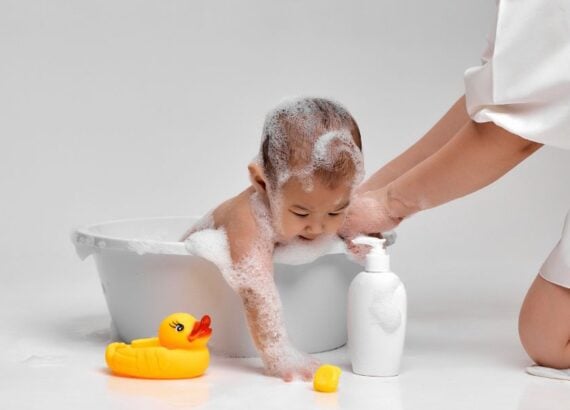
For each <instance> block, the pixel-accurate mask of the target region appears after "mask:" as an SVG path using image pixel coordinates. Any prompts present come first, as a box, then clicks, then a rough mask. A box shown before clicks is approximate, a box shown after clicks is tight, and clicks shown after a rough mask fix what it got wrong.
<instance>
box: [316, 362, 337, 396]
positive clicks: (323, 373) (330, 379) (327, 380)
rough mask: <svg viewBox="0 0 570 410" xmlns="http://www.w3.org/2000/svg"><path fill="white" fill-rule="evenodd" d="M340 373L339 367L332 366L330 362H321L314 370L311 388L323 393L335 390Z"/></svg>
mask: <svg viewBox="0 0 570 410" xmlns="http://www.w3.org/2000/svg"><path fill="white" fill-rule="evenodd" d="M340 374H341V371H340V367H337V366H333V365H332V364H323V365H322V366H321V367H319V368H318V369H317V371H316V372H315V377H314V378H313V388H314V389H315V390H316V391H320V392H323V393H332V392H335V391H336V390H337V388H338V379H339V378H340Z"/></svg>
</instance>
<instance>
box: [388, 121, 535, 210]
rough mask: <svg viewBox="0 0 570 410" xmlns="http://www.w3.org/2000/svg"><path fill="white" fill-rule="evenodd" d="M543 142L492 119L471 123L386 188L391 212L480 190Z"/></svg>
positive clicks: (429, 204)
mask: <svg viewBox="0 0 570 410" xmlns="http://www.w3.org/2000/svg"><path fill="white" fill-rule="evenodd" d="M541 146H542V145H541V144H538V143H535V142H531V141H528V140H525V139H523V138H521V137H519V136H517V135H515V134H511V133H510V132H508V131H506V130H504V129H502V128H500V127H498V126H496V125H495V124H493V123H483V124H478V123H475V122H473V121H469V122H468V123H466V124H465V125H464V126H463V128H461V130H460V131H459V132H458V133H457V135H455V137H453V138H452V139H451V140H450V141H449V142H448V143H447V144H445V145H444V146H443V147H442V148H441V149H440V150H439V151H437V152H436V153H434V154H433V155H431V156H430V157H429V158H427V159H425V160H424V161H423V162H421V163H420V164H418V165H417V166H415V167H414V168H412V169H410V170H409V171H408V172H406V173H405V174H403V175H402V176H401V177H399V178H397V179H396V180H394V181H393V182H391V183H390V184H389V185H388V186H387V188H386V190H385V191H384V194H385V195H386V196H387V198H386V199H385V200H386V201H387V204H388V209H389V213H390V216H391V217H393V218H396V219H402V218H405V217H407V216H409V215H411V214H412V213H414V212H417V211H419V210H424V209H428V208H433V207H435V206H438V205H441V204H443V203H446V202H449V201H451V200H453V199H456V198H459V197H462V196H464V195H467V194H469V193H471V192H474V191H477V190H479V189H481V188H483V187H485V186H487V185H489V184H490V183H492V182H493V181H495V180H497V179H498V178H500V177H501V176H503V175H504V174H506V173H507V172H508V171H509V170H511V169H512V168H514V167H515V166H516V165H517V164H519V163H520V162H521V161H523V160H524V159H525V158H527V157H528V156H529V155H531V154H532V153H533V152H535V151H536V150H537V149H538V148H540V147H541Z"/></svg>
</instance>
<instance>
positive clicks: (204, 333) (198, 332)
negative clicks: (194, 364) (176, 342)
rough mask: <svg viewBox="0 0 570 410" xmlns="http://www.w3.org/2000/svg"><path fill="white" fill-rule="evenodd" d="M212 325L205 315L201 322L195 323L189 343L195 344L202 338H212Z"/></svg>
mask: <svg viewBox="0 0 570 410" xmlns="http://www.w3.org/2000/svg"><path fill="white" fill-rule="evenodd" d="M210 323H212V320H211V319H210V316H208V315H204V316H203V317H202V319H200V321H199V322H196V323H194V327H193V328H192V331H191V332H190V334H189V335H188V341H189V342H193V341H194V340H196V339H200V338H201V337H208V336H210V335H211V334H212V328H211V327H210Z"/></svg>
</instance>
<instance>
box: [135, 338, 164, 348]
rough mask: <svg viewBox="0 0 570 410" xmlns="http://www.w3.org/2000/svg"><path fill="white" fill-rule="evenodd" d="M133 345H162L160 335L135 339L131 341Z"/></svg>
mask: <svg viewBox="0 0 570 410" xmlns="http://www.w3.org/2000/svg"><path fill="white" fill-rule="evenodd" d="M131 346H133V347H135V348H136V347H152V346H160V344H159V343H158V337H149V338H147V339H135V340H133V341H132V342H131Z"/></svg>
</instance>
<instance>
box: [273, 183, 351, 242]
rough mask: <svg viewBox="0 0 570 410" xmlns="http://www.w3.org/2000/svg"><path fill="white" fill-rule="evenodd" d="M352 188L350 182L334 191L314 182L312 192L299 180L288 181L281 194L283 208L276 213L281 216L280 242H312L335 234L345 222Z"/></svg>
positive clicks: (278, 227)
mask: <svg viewBox="0 0 570 410" xmlns="http://www.w3.org/2000/svg"><path fill="white" fill-rule="evenodd" d="M351 186H352V184H351V183H350V181H347V182H346V183H340V184H338V186H337V187H336V188H333V189H331V188H328V187H327V186H325V185H323V184H322V183H321V182H320V181H319V180H318V178H313V189H312V190H311V191H305V190H304V189H303V185H302V184H301V183H300V182H299V180H298V179H297V178H291V179H290V180H289V181H287V182H286V183H285V184H284V185H283V187H282V188H281V191H280V196H281V200H280V202H281V203H280V204H279V205H280V207H278V208H277V209H274V212H279V214H280V218H277V220H278V221H279V222H278V224H279V225H280V226H277V227H276V228H277V229H278V231H279V233H280V236H281V239H282V240H284V241H290V240H293V239H301V240H305V241H311V240H313V239H315V238H317V237H318V236H320V235H323V234H325V235H332V234H336V233H337V231H338V230H339V229H340V227H341V225H342V223H343V222H344V218H345V213H346V209H347V207H348V204H349V201H350V196H351V191H352V188H351ZM275 205H277V204H275Z"/></svg>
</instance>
